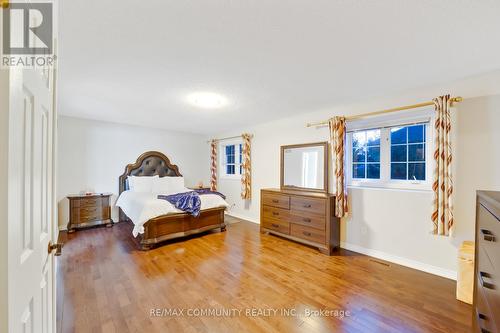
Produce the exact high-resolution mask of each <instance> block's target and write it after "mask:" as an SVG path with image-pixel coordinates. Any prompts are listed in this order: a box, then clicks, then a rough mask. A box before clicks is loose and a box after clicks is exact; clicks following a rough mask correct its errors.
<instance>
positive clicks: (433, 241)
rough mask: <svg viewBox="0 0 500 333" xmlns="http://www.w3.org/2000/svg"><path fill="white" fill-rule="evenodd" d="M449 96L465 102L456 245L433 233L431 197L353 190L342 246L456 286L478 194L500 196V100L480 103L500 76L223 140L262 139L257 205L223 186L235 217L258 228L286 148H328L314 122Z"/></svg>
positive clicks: (460, 118)
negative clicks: (263, 194)
mask: <svg viewBox="0 0 500 333" xmlns="http://www.w3.org/2000/svg"><path fill="white" fill-rule="evenodd" d="M494 78H496V79H494ZM447 91H450V92H452V93H453V94H454V95H461V96H463V97H465V101H464V102H463V103H461V104H459V105H458V107H457V108H456V109H455V111H454V112H455V121H454V123H455V124H454V130H455V133H454V135H455V136H456V140H455V142H454V144H455V148H454V150H455V169H456V171H455V193H456V195H455V208H456V209H455V219H456V228H455V234H454V237H441V236H434V235H431V234H430V233H429V231H430V230H431V222H430V215H431V202H432V192H430V191H401V190H387V189H366V188H364V189H359V188H356V189H354V188H353V189H350V190H349V203H350V209H351V213H350V215H349V216H348V217H347V218H345V219H343V220H342V224H341V241H342V246H343V247H345V248H348V249H351V250H354V251H358V252H363V253H366V254H370V255H373V256H376V257H380V258H383V259H386V260H389V261H393V262H396V263H400V264H404V265H407V266H410V267H415V268H418V269H422V270H425V271H428V272H431V273H435V274H439V275H442V276H447V277H451V278H454V277H455V275H456V273H455V272H456V266H457V259H456V258H457V247H458V246H459V245H460V243H461V241H462V240H465V239H468V240H473V239H474V209H475V208H474V207H475V201H474V200H475V194H474V193H475V191H476V189H491V190H500V174H499V172H498V165H499V163H498V162H499V156H498V153H499V152H500V151H499V148H498V146H497V144H498V142H500V133H499V128H498V125H499V124H500V95H497V96H492V97H478V98H474V96H481V95H483V94H484V93H492V92H493V93H497V94H499V93H500V72H496V73H493V74H491V75H490V74H488V75H484V76H480V77H474V78H470V79H467V80H462V81H459V82H453V83H449V84H444V85H437V86H435V87H428V88H423V89H418V90H414V91H409V92H405V93H402V94H398V95H395V96H392V97H386V98H378V99H371V100H369V101H365V102H361V103H357V104H352V105H344V106H340V107H336V108H333V109H331V110H322V111H318V112H314V113H309V114H304V115H300V116H294V117H291V118H287V119H281V120H279V121H273V122H269V123H265V124H260V125H257V126H252V127H246V128H242V129H240V130H236V131H232V132H230V133H219V135H217V137H223V136H229V135H235V134H238V133H242V132H248V133H252V134H254V139H253V142H252V144H253V146H252V168H253V173H252V178H253V184H252V191H253V199H252V200H251V201H247V202H244V201H243V200H241V199H240V197H239V194H240V183H239V182H238V181H234V180H226V179H222V180H220V181H219V187H218V188H219V190H220V191H221V192H223V193H225V194H226V195H227V197H228V201H229V203H230V204H232V206H233V207H232V209H231V214H232V215H234V216H238V217H242V218H246V219H248V220H251V221H254V222H258V221H259V200H260V193H259V191H260V189H262V188H269V187H279V153H280V146H281V145H285V144H296V143H307V142H316V141H326V140H328V130H327V128H319V129H315V128H306V127H305V124H306V123H307V122H311V121H319V120H324V119H328V118H329V117H331V116H333V115H341V114H342V115H352V114H357V113H364V112H367V111H373V110H378V109H384V108H388V107H394V106H398V105H405V104H411V103H415V102H420V101H422V100H429V97H433V96H437V95H440V94H442V93H443V92H447ZM494 152H496V153H494ZM495 154H496V155H495ZM330 184H331V182H330ZM330 187H332V186H330Z"/></svg>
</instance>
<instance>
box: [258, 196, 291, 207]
mask: <svg viewBox="0 0 500 333" xmlns="http://www.w3.org/2000/svg"><path fill="white" fill-rule="evenodd" d="M262 204H263V205H266V206H271V207H277V208H283V209H290V197H289V196H288V195H284V194H275V193H269V192H264V193H262Z"/></svg>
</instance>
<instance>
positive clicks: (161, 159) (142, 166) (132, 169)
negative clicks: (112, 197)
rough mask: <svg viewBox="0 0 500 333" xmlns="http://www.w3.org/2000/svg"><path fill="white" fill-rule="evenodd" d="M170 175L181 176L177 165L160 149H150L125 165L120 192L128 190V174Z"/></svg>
mask: <svg viewBox="0 0 500 333" xmlns="http://www.w3.org/2000/svg"><path fill="white" fill-rule="evenodd" d="M156 175H158V176H160V177H165V176H170V177H180V176H182V175H181V173H180V172H179V168H178V167H177V165H174V164H172V163H170V160H169V159H168V157H167V156H165V155H163V154H162V153H160V152H158V151H148V152H146V153H144V154H142V155H141V156H139V157H138V158H137V161H135V163H133V164H129V165H127V166H126V167H125V172H124V173H123V175H121V176H120V181H119V183H120V194H121V193H122V192H123V191H125V190H128V182H127V177H128V176H139V177H140V176H156Z"/></svg>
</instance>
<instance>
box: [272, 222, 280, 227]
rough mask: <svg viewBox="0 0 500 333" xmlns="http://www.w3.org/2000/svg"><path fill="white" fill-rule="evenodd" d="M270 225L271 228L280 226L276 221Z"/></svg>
mask: <svg viewBox="0 0 500 333" xmlns="http://www.w3.org/2000/svg"><path fill="white" fill-rule="evenodd" d="M271 226H272V227H273V228H279V227H280V225H279V224H276V223H273V224H271Z"/></svg>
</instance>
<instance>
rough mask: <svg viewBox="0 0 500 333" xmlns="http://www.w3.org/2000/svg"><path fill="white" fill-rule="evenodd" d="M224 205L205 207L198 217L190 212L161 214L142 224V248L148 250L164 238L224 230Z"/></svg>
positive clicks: (140, 239)
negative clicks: (218, 229)
mask: <svg viewBox="0 0 500 333" xmlns="http://www.w3.org/2000/svg"><path fill="white" fill-rule="evenodd" d="M224 211H225V208H224V207H217V208H211V209H205V210H203V211H201V212H200V215H199V216H198V217H194V216H192V215H190V214H186V213H181V214H171V215H163V216H159V217H156V218H154V219H151V220H149V221H148V222H146V223H145V224H144V234H142V235H139V237H140V238H139V241H140V246H141V249H142V250H149V249H151V247H153V246H154V245H156V244H158V243H160V242H163V241H165V240H169V239H174V238H179V237H184V236H188V235H193V234H197V233H201V232H204V231H207V230H211V229H217V228H221V231H225V230H226V225H225V223H224Z"/></svg>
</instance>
